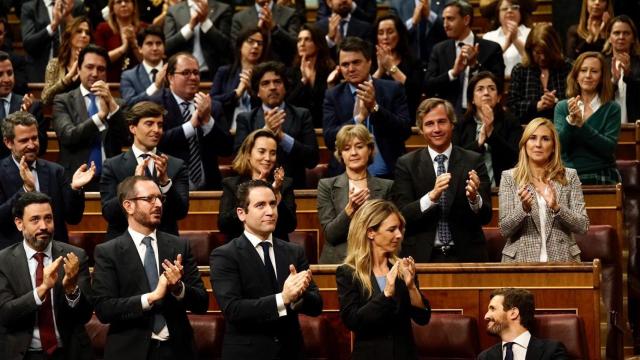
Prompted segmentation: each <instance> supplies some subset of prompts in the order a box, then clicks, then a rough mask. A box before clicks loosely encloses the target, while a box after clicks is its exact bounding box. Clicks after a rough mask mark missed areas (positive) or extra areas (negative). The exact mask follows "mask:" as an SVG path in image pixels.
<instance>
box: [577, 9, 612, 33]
mask: <svg viewBox="0 0 640 360" xmlns="http://www.w3.org/2000/svg"><path fill="white" fill-rule="evenodd" d="M588 2H589V0H582V7H581V8H580V20H579V21H578V35H580V37H581V38H583V39H586V38H587V37H589V34H590V33H589V28H588V27H587V23H588V22H589V14H588V12H589V7H588V6H587V3H588ZM605 11H607V12H608V13H609V15H610V16H612V17H613V0H607V10H605ZM605 36H606V33H605V32H604V31H601V32H600V34H599V35H598V38H600V39H605ZM595 40H597V39H595Z"/></svg>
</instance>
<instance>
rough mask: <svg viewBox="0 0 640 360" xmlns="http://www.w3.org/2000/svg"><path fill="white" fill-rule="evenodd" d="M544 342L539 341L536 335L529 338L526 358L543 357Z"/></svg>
mask: <svg viewBox="0 0 640 360" xmlns="http://www.w3.org/2000/svg"><path fill="white" fill-rule="evenodd" d="M541 345H542V343H541V342H540V341H538V339H536V338H535V337H533V336H532V337H531V340H529V345H528V346H527V356H525V360H539V359H541V358H542V353H543V349H542V346H541Z"/></svg>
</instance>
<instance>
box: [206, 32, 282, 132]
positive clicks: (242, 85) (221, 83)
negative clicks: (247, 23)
mask: <svg viewBox="0 0 640 360" xmlns="http://www.w3.org/2000/svg"><path fill="white" fill-rule="evenodd" d="M268 39H269V37H267V36H264V35H263V34H262V33H261V32H260V29H258V28H257V27H253V28H250V29H247V30H246V31H244V32H242V33H240V35H238V37H237V38H236V46H235V60H234V62H233V64H231V65H224V66H221V67H219V68H218V71H216V74H215V76H214V77H213V87H212V88H211V92H210V93H209V94H210V95H211V98H212V99H213V100H217V101H219V102H221V103H222V107H223V109H224V115H225V117H226V118H227V121H228V122H229V125H230V129H231V130H235V128H236V118H237V117H238V114H239V113H241V112H246V111H251V109H252V108H253V106H256V105H257V104H259V101H258V100H257V98H255V99H254V97H253V96H251V94H250V90H251V73H252V71H253V67H254V66H256V65H257V64H259V63H261V62H262V61H264V60H265V58H266V54H267V53H268V52H269V51H268V48H269V44H268Z"/></svg>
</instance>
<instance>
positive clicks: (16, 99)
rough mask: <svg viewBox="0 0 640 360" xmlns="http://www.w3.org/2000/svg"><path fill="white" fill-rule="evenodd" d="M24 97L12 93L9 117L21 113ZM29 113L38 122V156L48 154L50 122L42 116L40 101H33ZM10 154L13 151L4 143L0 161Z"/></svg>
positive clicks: (1, 146) (1, 145)
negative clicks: (17, 112)
mask: <svg viewBox="0 0 640 360" xmlns="http://www.w3.org/2000/svg"><path fill="white" fill-rule="evenodd" d="M22 97H23V96H22V95H18V94H16V93H12V95H11V103H10V104H9V112H8V113H7V115H9V114H11V113H14V112H16V111H20V106H22ZM29 112H30V113H31V115H33V116H34V117H35V118H36V120H37V121H38V142H39V143H40V150H39V151H38V155H42V154H44V153H45V152H47V130H48V129H49V121H47V120H46V119H45V118H44V116H43V115H42V103H41V102H40V100H34V101H33V103H32V104H31V108H30V109H29ZM0 120H4V119H0ZM2 137H3V135H2V129H1V128H0V139H2ZM9 154H11V151H10V150H9V148H7V147H6V146H5V145H4V142H3V143H2V144H0V159H1V158H3V157H5V156H7V155H9Z"/></svg>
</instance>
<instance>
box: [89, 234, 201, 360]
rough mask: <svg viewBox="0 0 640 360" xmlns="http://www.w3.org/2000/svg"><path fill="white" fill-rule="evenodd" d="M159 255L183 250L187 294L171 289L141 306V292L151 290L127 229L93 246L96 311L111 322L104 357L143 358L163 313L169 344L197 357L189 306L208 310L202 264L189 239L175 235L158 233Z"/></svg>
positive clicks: (166, 256) (160, 257)
mask: <svg viewBox="0 0 640 360" xmlns="http://www.w3.org/2000/svg"><path fill="white" fill-rule="evenodd" d="M156 236H157V240H158V260H159V262H162V261H163V260H165V259H167V260H170V261H174V260H175V259H176V257H177V256H178V254H182V266H183V267H184V274H183V275H182V282H183V283H184V286H185V293H184V298H183V299H182V300H177V299H176V298H175V297H174V296H173V295H171V293H170V292H167V294H166V295H165V297H164V299H163V300H162V301H160V302H158V303H156V304H154V305H153V307H152V309H151V310H149V311H143V310H142V303H141V301H140V297H141V296H142V295H143V294H146V293H149V292H151V291H152V290H153V289H150V288H149V283H148V282H147V276H146V273H145V270H144V267H143V264H142V261H141V260H140V255H139V254H138V250H137V249H136V246H135V244H134V242H133V239H132V238H131V235H130V234H129V232H128V231H127V232H125V233H123V234H122V235H120V236H118V237H117V238H115V239H112V240H110V241H107V242H104V243H102V244H100V245H98V246H97V247H96V249H95V253H94V257H95V267H94V271H93V291H94V296H95V299H94V300H95V307H96V315H97V316H98V319H100V321H101V322H102V323H104V324H109V333H108V334H107V342H106V345H105V349H104V358H105V360H109V359H115V360H121V359H145V358H146V357H147V351H148V350H149V341H150V340H151V332H152V331H153V315H154V313H161V314H162V315H163V316H164V318H165V320H166V321H167V327H168V328H169V337H170V341H169V343H170V344H171V346H172V347H173V351H174V353H175V354H180V356H181V358H183V359H194V358H196V350H195V342H194V339H193V330H192V329H191V325H190V324H189V319H188V318H187V311H191V312H192V313H196V314H204V313H206V312H207V308H208V307H209V296H208V294H207V291H206V290H205V288H204V284H203V283H202V279H201V278H200V273H199V272H198V266H197V265H196V261H195V259H194V258H193V256H192V255H191V250H190V248H189V243H188V242H187V241H185V240H183V239H180V238H178V237H176V236H173V235H170V234H167V233H163V232H161V231H158V232H156Z"/></svg>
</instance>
